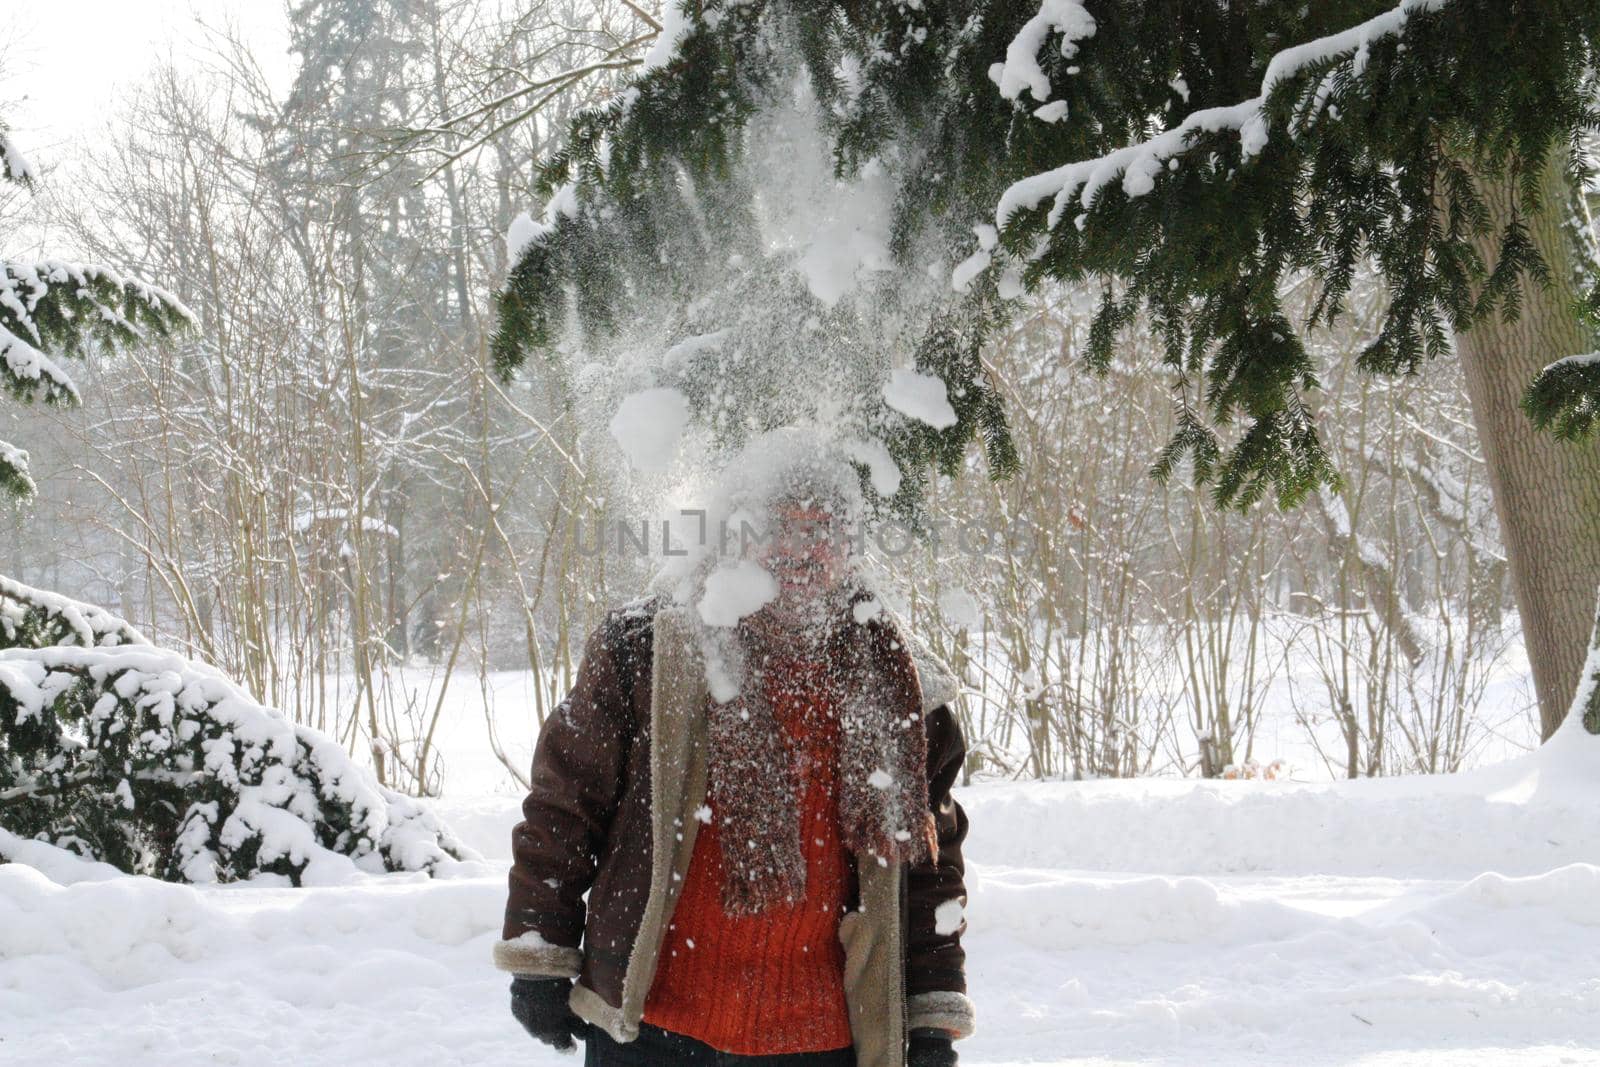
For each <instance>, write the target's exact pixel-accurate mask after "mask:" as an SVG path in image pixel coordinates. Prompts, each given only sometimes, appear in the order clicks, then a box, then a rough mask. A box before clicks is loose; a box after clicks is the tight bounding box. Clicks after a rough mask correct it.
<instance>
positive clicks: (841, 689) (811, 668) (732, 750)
mask: <svg viewBox="0 0 1600 1067" xmlns="http://www.w3.org/2000/svg"><path fill="white" fill-rule="evenodd" d="M766 505H767V511H768V517H769V518H770V519H772V520H774V521H775V524H776V530H775V536H772V537H771V538H768V539H765V540H762V541H759V542H758V544H757V545H755V546H754V547H753V548H752V549H751V551H750V552H749V553H748V554H749V556H750V558H753V559H754V560H755V561H756V562H758V563H760V565H761V566H762V568H763V569H764V570H765V571H766V572H767V573H768V574H770V575H771V576H772V578H773V579H774V580H775V581H774V582H772V583H771V585H772V586H773V588H772V589H770V590H769V591H768V592H769V594H770V595H771V599H770V600H769V601H768V602H767V603H766V604H765V605H764V606H762V607H761V608H760V609H759V610H757V611H755V612H754V613H751V614H748V615H745V616H744V617H743V618H742V619H740V621H739V622H738V624H737V626H735V627H732V628H731V629H730V628H718V627H713V626H708V625H707V624H706V623H705V622H704V621H703V620H702V618H701V617H700V616H701V614H702V613H703V614H705V615H706V616H707V617H709V616H710V615H711V614H713V613H712V612H710V611H708V610H705V609H706V605H705V603H704V598H702V602H701V604H700V605H699V607H700V608H701V609H702V610H701V611H697V610H696V607H695V605H692V604H689V603H675V602H671V601H662V600H656V601H649V602H644V603H641V604H637V605H634V606H632V607H629V608H625V609H622V610H620V611H617V612H614V613H612V614H611V615H610V616H609V617H608V618H607V619H606V621H605V622H604V623H603V624H602V625H601V626H600V627H599V628H598V629H597V630H596V631H595V633H594V634H593V635H591V636H590V638H589V641H588V644H587V645H586V647H585V651H584V658H583V662H582V665H581V666H580V669H579V674H578V679H577V682H576V684H575V685H574V687H573V690H572V692H571V693H570V694H569V695H568V697H567V698H566V700H564V701H563V702H562V703H561V705H560V706H559V707H558V708H557V709H556V711H555V712H554V713H553V714H552V715H551V716H550V718H549V720H548V721H547V722H546V723H545V726H544V729H543V732H542V733H541V735H540V738H539V743H538V746H537V749H536V751H535V754H534V761H533V776H532V785H531V788H530V790H529V792H528V796H527V798H526V800H525V801H524V803H523V815H524V819H523V821H522V822H521V823H519V824H518V825H517V827H516V829H515V831H514V832H513V852H514V857H515V860H514V864H513V867H512V870H511V877H510V897H509V900H508V902H507V907H506V919H505V930H504V940H502V941H501V942H499V943H498V944H497V945H496V946H495V962H496V964H497V966H499V967H500V968H501V969H503V970H506V971H509V972H511V973H513V974H514V975H516V977H515V978H514V979H513V981H512V986H511V990H512V1012H513V1014H514V1015H515V1016H516V1018H517V1019H518V1021H520V1022H521V1023H522V1025H523V1026H524V1027H525V1028H526V1029H527V1030H528V1032H529V1033H530V1034H532V1035H533V1036H534V1037H535V1038H537V1039H539V1040H540V1041H543V1042H545V1043H547V1044H549V1045H552V1046H553V1047H555V1048H558V1049H571V1048H572V1047H573V1038H574V1037H575V1036H581V1037H583V1038H584V1039H585V1040H586V1042H587V1052H586V1059H585V1063H586V1065H588V1067H620V1065H630V1067H634V1065H637V1067H643V1065H649V1067H680V1065H700V1064H707V1065H710V1064H717V1065H734V1064H749V1065H768V1067H851V1065H854V1067H951V1065H953V1064H955V1063H956V1055H955V1052H954V1050H953V1048H952V1044H951V1043H952V1040H953V1039H955V1038H960V1037H965V1036H966V1035H967V1034H969V1033H970V1032H971V1030H972V1026H973V1011H972V1005H971V1002H970V1001H969V1000H968V999H967V997H966V996H965V991H966V981H965V957H964V954H963V951H962V948H961V942H960V936H961V932H962V930H964V929H965V922H964V920H963V918H962V910H963V908H964V906H965V903H966V895H965V886H964V883H963V867H962V858H961V844H962V841H963V839H964V838H965V836H966V830H967V823H966V816H965V814H964V813H963V812H962V810H961V808H960V806H959V805H957V804H956V802H955V801H954V800H953V799H952V798H951V796H950V787H951V784H952V783H953V782H954V781H955V779H956V776H957V775H958V774H959V772H960V769H961V765H962V760H963V758H964V755H965V748H964V743H963V741H962V738H961V734H960V730H959V728H958V726H957V724H956V721H955V718H954V716H953V715H952V713H951V710H950V708H949V707H948V706H947V702H948V701H949V700H951V699H953V697H954V695H955V691H956V687H955V684H954V680H953V679H952V678H951V677H950V676H949V674H948V672H947V671H946V670H945V669H944V668H943V667H942V666H939V665H938V664H936V663H935V662H934V661H932V659H931V657H930V658H928V659H926V660H925V661H922V662H917V663H914V662H913V658H912V648H911V645H910V643H909V641H908V640H907V638H906V636H905V635H903V634H902V633H901V632H900V631H899V630H898V629H897V627H896V626H895V625H894V623H893V622H892V621H891V620H890V619H889V618H888V617H887V615H886V614H885V613H884V612H882V611H881V610H879V608H878V606H877V604H876V602H875V601H874V600H872V598H871V597H870V596H868V595H867V594H866V593H865V592H863V591H862V590H860V589H859V588H857V587H856V586H855V583H854V582H853V581H852V580H851V579H850V577H849V573H850V572H849V562H850V561H849V559H848V553H847V551H846V548H845V546H846V544H847V541H846V539H844V538H843V537H841V536H838V534H839V531H838V529H837V522H836V516H837V515H838V514H839V512H840V501H839V500H838V498H837V493H835V492H833V491H831V490H830V489H828V488H827V487H826V486H818V485H817V484H810V485H807V484H804V479H802V480H801V484H800V485H798V486H797V485H796V484H795V483H794V482H793V480H791V481H790V482H789V483H788V485H787V488H786V490H785V492H784V493H783V494H781V495H780V496H779V497H778V498H777V499H775V500H769V501H767V502H766ZM699 588H700V589H701V590H702V591H703V590H704V589H705V585H704V583H703V582H702V583H701V585H700V586H699ZM708 664H710V665H711V667H712V670H710V671H708ZM919 668H921V669H920V670H919ZM717 671H723V672H728V671H731V672H732V674H733V675H734V676H736V680H737V688H736V689H735V690H734V691H733V692H732V694H731V696H730V698H729V699H725V700H721V701H719V700H717V699H714V698H713V697H712V696H711V695H710V693H711V691H712V690H711V689H710V688H708V682H707V677H708V673H709V674H711V675H712V676H713V678H715V677H716V676H717ZM714 688H722V687H714ZM724 695H725V696H729V694H728V693H724ZM585 894H587V899H586V898H585ZM573 979H576V984H574V982H573Z"/></svg>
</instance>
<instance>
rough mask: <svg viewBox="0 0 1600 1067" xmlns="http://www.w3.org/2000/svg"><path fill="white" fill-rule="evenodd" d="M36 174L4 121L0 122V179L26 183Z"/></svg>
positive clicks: (31, 180) (32, 179) (33, 178)
mask: <svg viewBox="0 0 1600 1067" xmlns="http://www.w3.org/2000/svg"><path fill="white" fill-rule="evenodd" d="M37 177H38V175H37V174H36V172H35V171H34V169H33V164H32V163H30V162H28V157H27V156H25V155H23V154H22V149H21V148H20V147H18V146H17V141H16V138H14V137H12V136H11V134H10V132H9V131H8V130H7V129H6V127H5V124H4V123H0V179H3V180H5V181H12V182H18V183H20V184H23V185H27V184H29V183H31V182H33V181H34V180H35V178H37Z"/></svg>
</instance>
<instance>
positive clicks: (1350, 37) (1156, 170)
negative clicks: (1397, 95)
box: [957, 0, 1451, 272]
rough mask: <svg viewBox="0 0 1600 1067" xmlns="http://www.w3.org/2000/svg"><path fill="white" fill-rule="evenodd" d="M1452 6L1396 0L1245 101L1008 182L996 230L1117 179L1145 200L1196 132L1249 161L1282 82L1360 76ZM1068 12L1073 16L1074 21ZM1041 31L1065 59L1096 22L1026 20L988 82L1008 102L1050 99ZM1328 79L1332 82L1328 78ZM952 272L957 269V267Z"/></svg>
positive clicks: (1060, 1)
mask: <svg viewBox="0 0 1600 1067" xmlns="http://www.w3.org/2000/svg"><path fill="white" fill-rule="evenodd" d="M1450 2H1451V0H1401V3H1400V4H1399V5H1398V6H1397V7H1395V8H1394V9H1392V10H1390V11H1386V12H1384V13H1383V14H1381V15H1378V16H1376V17H1375V18H1371V19H1368V20H1367V21H1366V22H1363V23H1361V24H1359V25H1357V26H1352V27H1350V28H1349V29H1347V30H1343V31H1341V32H1339V33H1335V34H1330V35H1329V36H1327V37H1322V38H1318V39H1317V40H1314V41H1308V42H1306V43H1304V44H1299V45H1295V46H1294V47H1292V48H1286V49H1284V50H1283V51H1282V52H1279V53H1278V54H1277V55H1276V56H1274V57H1273V58H1272V60H1271V61H1270V62H1269V63H1268V64H1267V71H1266V76H1265V77H1263V78H1262V79H1261V92H1260V93H1259V94H1258V95H1256V96H1254V97H1251V98H1250V99H1248V100H1244V101H1241V102H1239V103H1237V104H1233V105H1231V106H1227V107H1211V108H1205V109H1203V110H1200V111H1196V112H1194V113H1193V114H1191V115H1189V116H1187V117H1186V118H1184V120H1183V121H1182V122H1180V123H1179V124H1178V125H1177V126H1175V127H1173V128H1172V129H1170V130H1166V131H1164V132H1162V133H1160V134H1157V135H1156V136H1154V137H1151V138H1149V139H1147V140H1144V141H1141V142H1138V143H1136V144H1131V145H1128V146H1127V147H1125V148H1120V149H1118V150H1116V151H1115V152H1108V153H1106V154H1105V155H1103V156H1099V157H1097V158H1094V159H1083V160H1077V161H1075V162H1072V163H1067V164H1064V165H1062V166H1059V167H1055V168H1053V169H1051V170H1048V171H1044V172H1042V173H1039V174H1035V175H1032V176H1031V177H1028V178H1024V179H1022V180H1021V181H1019V182H1016V183H1014V184H1013V185H1012V186H1011V187H1010V188H1008V189H1007V190H1006V191H1005V193H1004V195H1002V196H1001V198H1000V203H999V205H998V206H997V207H996V208H995V226H996V228H997V229H999V230H1001V231H1002V232H1003V231H1004V230H1005V228H1006V225H1007V224H1008V223H1009V222H1010V221H1011V219H1012V216H1014V215H1015V214H1016V213H1017V212H1018V211H1021V210H1027V209H1030V208H1034V207H1037V206H1038V205H1039V204H1040V203H1042V202H1043V201H1044V200H1046V199H1050V200H1052V206H1051V209H1050V214H1049V217H1048V221H1047V225H1048V227H1049V228H1051V229H1054V228H1055V227H1056V226H1057V225H1058V224H1059V223H1060V221H1061V219H1062V218H1063V217H1064V216H1065V215H1066V212H1067V211H1068V210H1069V209H1070V207H1071V205H1072V201H1073V200H1074V199H1076V200H1077V202H1078V206H1079V207H1080V208H1081V209H1082V211H1084V212H1087V211H1088V210H1089V209H1090V208H1092V207H1094V204H1095V201H1096V199H1097V198H1098V197H1099V195H1100V193H1101V192H1102V191H1103V190H1104V189H1105V188H1106V187H1107V186H1108V185H1110V184H1111V183H1112V182H1114V181H1117V180H1118V179H1120V180H1121V186H1122V191H1123V192H1124V193H1126V194H1127V195H1128V196H1129V197H1139V196H1144V195H1145V194H1147V193H1149V192H1150V191H1152V190H1153V189H1154V188H1155V180H1156V177H1157V176H1158V175H1160V174H1161V172H1162V171H1163V170H1164V169H1166V168H1168V167H1173V166H1176V164H1175V163H1174V160H1175V159H1176V158H1177V157H1178V156H1180V155H1182V154H1183V153H1184V152H1186V151H1188V150H1189V149H1190V148H1192V147H1193V146H1194V144H1195V142H1196V140H1197V139H1198V138H1199V136H1200V135H1201V134H1206V133H1220V132H1233V133H1236V134H1237V135H1238V137H1239V142H1240V147H1241V149H1242V150H1243V155H1244V157H1245V158H1246V159H1248V158H1250V157H1252V156H1255V155H1257V154H1259V153H1260V151H1261V149H1262V148H1263V147H1265V145H1266V143H1267V140H1268V137H1269V136H1270V132H1269V131H1270V130H1271V120H1270V117H1269V115H1268V113H1267V104H1268V102H1269V100H1270V99H1271V97H1272V94H1273V91H1274V90H1275V89H1277V88H1278V87H1279V86H1280V85H1284V84H1286V83H1288V82H1289V81H1290V80H1291V79H1293V78H1294V77H1295V76H1297V75H1299V74H1300V73H1301V72H1303V71H1305V70H1306V69H1308V68H1310V67H1314V66H1318V65H1326V64H1328V63H1330V62H1332V61H1334V60H1336V59H1339V58H1341V57H1348V61H1349V63H1350V65H1351V68H1352V70H1353V72H1354V73H1355V74H1356V75H1357V76H1359V75H1360V73H1361V71H1362V70H1364V69H1365V67H1366V63H1367V55H1368V49H1369V48H1370V47H1371V46H1372V44H1373V43H1374V42H1376V41H1379V40H1382V39H1384V38H1389V37H1397V36H1402V35H1403V34H1404V33H1405V30H1406V24H1407V22H1408V20H1409V19H1410V18H1411V16H1412V15H1413V14H1414V13H1416V12H1422V11H1436V10H1438V9H1440V8H1442V7H1444V6H1445V5H1446V4H1449V3H1450ZM1057 9H1063V10H1060V11H1057ZM1051 12H1055V13H1054V14H1050V13H1051ZM1073 12H1077V13H1079V14H1077V15H1075V16H1074V15H1073V14H1072V13H1073ZM1082 19H1087V20H1088V22H1087V32H1085V29H1084V27H1083V26H1082V25H1081V24H1080V23H1081V20H1082ZM1041 27H1044V28H1046V29H1048V28H1054V29H1056V30H1058V31H1059V32H1061V33H1062V43H1063V54H1065V55H1071V54H1073V53H1072V52H1069V51H1066V49H1067V48H1069V47H1070V48H1072V49H1073V50H1074V51H1075V49H1076V41H1077V40H1079V39H1082V38H1084V37H1088V36H1091V35H1092V34H1093V32H1094V29H1093V27H1094V20H1093V19H1092V18H1091V17H1089V16H1088V14H1087V12H1083V11H1082V6H1081V5H1080V4H1078V3H1076V0H1045V4H1044V7H1043V8H1042V9H1041V11H1040V15H1039V17H1038V19H1036V20H1035V21H1033V22H1030V23H1029V24H1028V26H1027V27H1026V28H1025V29H1024V31H1023V33H1022V34H1019V35H1018V37H1017V39H1016V41H1015V42H1013V47H1012V49H1011V50H1009V51H1008V52H1007V58H1006V62H1005V63H1004V64H999V65H998V66H997V69H996V71H995V74H994V80H995V82H996V84H997V85H998V86H999V87H1000V92H1001V94H1002V95H1004V96H1007V97H1008V98H1011V99H1014V98H1016V96H1017V95H1019V93H1020V86H1022V85H1029V86H1033V89H1032V92H1033V95H1034V97H1035V98H1036V99H1038V100H1048V99H1049V96H1050V90H1049V80H1048V79H1046V78H1044V75H1043V73H1042V72H1040V71H1039V68H1038V63H1037V55H1038V50H1039V48H1040V47H1041V46H1042V45H1043V42H1044V33H1043V31H1042V29H1041ZM1030 45H1031V50H1030ZM1327 77H1329V78H1331V77H1332V73H1331V72H1330V73H1329V74H1328V76H1327ZM1041 82H1042V89H1041V87H1040V83H1041ZM1324 83H1325V84H1326V78H1325V79H1324ZM1318 100H1319V102H1320V103H1322V104H1324V105H1325V104H1326V102H1327V94H1326V93H1325V92H1320V93H1319V94H1318ZM1321 114H1322V112H1321V111H1320V110H1318V111H1313V112H1309V113H1303V114H1302V115H1301V116H1300V121H1299V126H1300V127H1304V126H1305V125H1307V124H1309V123H1311V122H1314V121H1316V120H1317V119H1318V118H1320V117H1321ZM1074 221H1075V223H1076V224H1077V225H1078V226H1079V227H1080V228H1081V227H1082V226H1083V225H1084V224H1085V222H1086V221H1087V215H1084V214H1079V215H1076V216H1074ZM980 256H981V257H983V260H984V262H987V259H988V255H987V252H986V250H984V249H980V250H979V251H978V252H977V253H975V254H974V256H973V259H977V258H978V257H980ZM968 262H971V261H970V260H969V261H968ZM970 269H971V268H970V267H969V268H968V270H969V272H970ZM957 270H958V271H959V270H961V267H958V268H957Z"/></svg>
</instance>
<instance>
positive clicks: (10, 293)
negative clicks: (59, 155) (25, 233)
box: [0, 123, 189, 499]
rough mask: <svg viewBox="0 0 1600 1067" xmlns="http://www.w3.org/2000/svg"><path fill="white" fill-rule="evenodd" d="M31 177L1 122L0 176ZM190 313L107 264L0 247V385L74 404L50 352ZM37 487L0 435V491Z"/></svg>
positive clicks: (137, 337) (142, 336)
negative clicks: (26, 255) (18, 254)
mask: <svg viewBox="0 0 1600 1067" xmlns="http://www.w3.org/2000/svg"><path fill="white" fill-rule="evenodd" d="M36 180H37V173H36V172H35V170H34V169H33V166H32V165H31V164H30V163H29V162H28V159H27V158H26V157H25V156H24V155H23V154H22V150H21V149H20V148H19V147H18V146H17V144H16V142H15V141H14V139H13V138H12V137H11V135H10V134H9V133H8V132H7V131H6V128H5V125H4V124H3V123H0V181H6V182H12V183H15V184H17V185H20V186H23V187H25V188H27V187H31V186H32V185H33V184H34V182H35V181H36ZM188 319H189V313H188V311H187V310H185V309H184V307H183V305H182V304H181V303H179V301H178V300H177V298H176V297H174V296H172V295H171V294H170V293H167V292H165V291H164V290H162V289H159V288H157V287H156V286H153V285H149V284H147V283H145V282H141V281H139V280H138V279H137V278H132V277H127V276H124V275H122V274H119V273H117V272H116V271H114V270H112V269H110V268H109V267H103V266H98V265H95V264H90V263H73V262H68V261H66V260H58V259H42V260H17V259H7V258H4V256H3V254H0V386H3V387H4V390H5V391H6V392H7V393H9V394H11V396H12V397H14V398H15V399H17V400H20V401H22V402H24V403H31V402H33V401H36V400H37V401H42V402H44V403H46V404H59V405H73V404H76V403H78V388H77V386H76V385H74V384H73V381H72V378H71V376H70V375H69V374H68V373H67V371H66V369H65V368H64V367H63V366H62V365H61V364H60V363H58V362H57V361H56V358H55V357H59V356H74V357H82V356H83V355H85V353H86V352H87V350H88V347H89V346H90V345H91V344H92V343H99V344H103V345H117V344H134V343H138V342H142V341H146V340H149V339H150V338H152V337H165V336H167V335H168V334H169V333H170V332H171V331H172V330H174V329H176V328H178V327H179V326H181V325H182V324H184V323H185V322H187V321H188ZM35 489H36V486H35V484H34V481H33V478H32V476H31V475H30V474H29V473H28V454H27V452H25V451H23V450H22V449H21V448H18V447H17V446H15V445H13V444H10V443H8V442H7V441H5V440H0V498H4V497H11V498H14V499H26V498H27V497H30V496H32V495H33V493H34V492H35Z"/></svg>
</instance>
